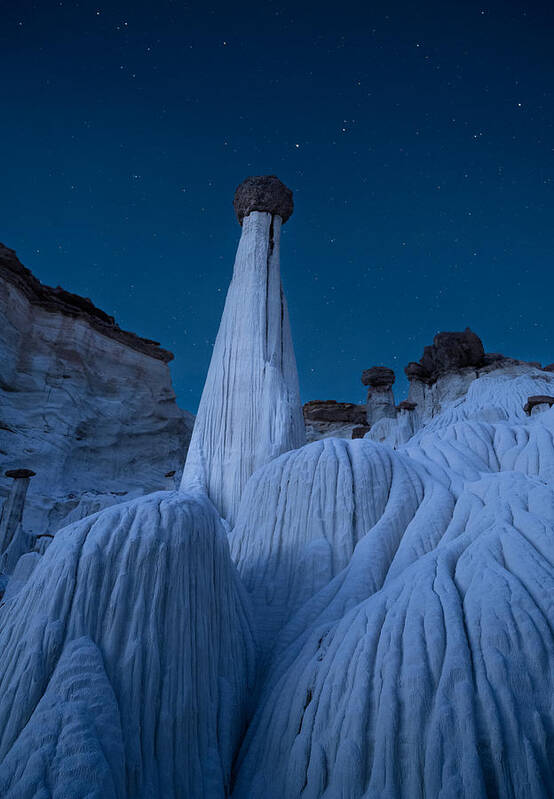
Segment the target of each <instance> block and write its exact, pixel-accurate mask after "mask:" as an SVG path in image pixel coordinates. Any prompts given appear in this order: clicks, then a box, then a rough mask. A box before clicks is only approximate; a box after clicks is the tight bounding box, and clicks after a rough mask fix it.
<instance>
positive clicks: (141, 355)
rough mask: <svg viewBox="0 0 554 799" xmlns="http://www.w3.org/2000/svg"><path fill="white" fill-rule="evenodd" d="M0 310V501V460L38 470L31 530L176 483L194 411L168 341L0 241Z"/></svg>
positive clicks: (2, 491) (30, 501) (1, 485)
mask: <svg viewBox="0 0 554 799" xmlns="http://www.w3.org/2000/svg"><path fill="white" fill-rule="evenodd" d="M0 319H1V324H0V353H1V357H0V463H1V465H2V469H1V472H0V500H1V501H3V500H4V499H5V498H6V497H7V495H8V492H9V489H10V484H11V480H10V479H9V478H7V477H5V475H4V472H5V471H6V470H9V469H14V468H16V469H19V468H28V469H32V470H33V471H34V472H36V476H35V477H34V478H33V480H32V482H31V485H30V487H29V492H28V496H27V500H26V504H25V511H24V516H23V526H24V528H25V529H26V530H27V531H28V532H31V533H33V534H40V533H45V532H53V531H55V530H57V529H58V528H59V527H61V526H62V525H63V524H66V523H67V522H69V521H73V520H75V519H79V518H81V517H82V516H85V515H87V514H88V513H92V512H95V511H97V510H100V509H101V508H103V507H106V506H107V505H111V504H114V503H116V502H120V501H121V500H123V499H129V498H131V497H134V496H139V495H142V494H144V493H148V492H150V491H154V490H157V489H170V488H173V487H174V482H175V479H176V477H177V478H178V476H179V472H180V470H181V469H182V465H183V462H184V457H185V454H186V448H187V445H188V441H189V439H190V434H191V429H192V423H193V417H192V416H191V414H189V413H187V412H185V411H182V410H181V409H180V408H179V407H178V406H177V404H176V402H175V394H174V392H173V389H172V385H171V376H170V372H169V368H168V365H167V364H168V361H169V360H171V358H172V357H173V356H172V354H171V353H170V352H168V351H167V350H164V349H162V348H161V347H160V346H159V345H158V344H157V342H155V341H150V340H148V339H144V338H140V337H139V336H137V335H135V334H134V333H128V332H126V331H124V330H121V328H120V327H119V326H118V325H117V324H116V322H115V320H114V319H113V317H111V316H108V314H106V313H104V312H103V311H101V310H100V309H98V308H96V307H95V306H94V305H93V303H92V302H91V301H90V300H88V299H84V298H82V297H79V296H77V295H75V294H71V293H69V292H67V291H64V290H63V289H61V288H50V287H49V286H45V285H43V284H42V283H41V282H40V281H39V280H37V278H36V277H34V275H33V274H32V273H31V272H30V271H29V270H28V269H26V268H25V267H24V266H23V265H22V264H21V263H20V261H19V260H18V258H17V256H16V254H15V252H14V251H13V250H10V249H8V248H7V247H5V246H3V245H0ZM171 472H174V474H175V475H176V477H173V476H167V475H168V474H169V473H171Z"/></svg>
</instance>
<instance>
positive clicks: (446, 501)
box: [232, 366, 554, 799]
mask: <svg viewBox="0 0 554 799" xmlns="http://www.w3.org/2000/svg"><path fill="white" fill-rule="evenodd" d="M552 388H553V382H552V378H551V375H550V374H549V373H545V372H542V371H540V370H535V369H533V368H532V367H522V366H520V367H518V369H517V370H515V371H513V370H511V371H510V370H508V371H506V370H497V371H494V372H493V373H491V374H488V375H487V374H485V375H483V376H482V377H479V378H478V379H474V380H473V381H472V382H471V385H470V387H469V391H468V393H467V396H465V397H461V398H457V399H456V400H455V401H454V402H453V403H448V402H445V403H444V406H443V410H442V412H441V413H439V414H437V415H436V416H435V417H434V418H433V419H432V420H431V421H429V423H428V424H427V425H426V426H424V427H423V429H422V430H421V431H420V432H419V433H418V434H417V435H415V436H413V437H412V438H411V439H410V440H409V441H408V443H407V444H406V445H405V446H403V447H399V449H398V450H397V451H394V450H392V449H390V448H389V447H388V446H386V445H383V444H376V443H374V442H371V441H368V440H367V439H365V440H361V441H353V442H338V441H333V440H329V441H325V442H318V443H316V444H310V445H308V446H307V447H305V448H303V449H302V450H300V451H298V452H295V453H290V454H288V455H285V456H282V457H281V458H280V459H278V460H277V461H274V462H273V463H271V464H269V465H268V466H267V467H266V468H265V469H264V470H262V472H258V473H257V474H255V475H254V476H253V477H252V479H251V481H250V483H249V485H248V486H247V489H246V491H245V494H244V500H243V504H242V506H241V509H240V513H239V522H238V524H237V527H236V529H235V531H234V533H233V536H232V549H233V552H234V555H235V558H236V559H237V563H238V567H239V571H240V573H241V574H242V575H243V578H244V580H245V582H246V585H247V588H248V589H249V591H250V592H251V594H252V597H253V599H254V606H255V609H256V620H257V626H258V630H259V635H260V638H261V640H263V638H264V635H265V640H266V646H267V653H268V654H266V657H265V659H264V660H263V661H262V662H263V664H264V666H263V670H262V671H261V672H260V674H259V678H258V679H259V682H258V692H257V697H256V710H255V713H254V715H253V718H252V720H251V722H250V725H249V729H248V733H247V735H246V738H245V741H244V743H243V745H242V747H241V751H240V754H239V757H238V759H237V763H236V779H235V784H234V792H233V797H234V799H246V797H248V799H262V797H263V799H278V798H279V799H280V798H281V797H283V796H287V797H291V799H292V798H293V797H295V798H296V797H302V799H319V798H320V797H321V799H335V797H348V798H349V799H381V798H382V797H388V798H390V799H400V798H402V799H430V798H431V797H432V798H433V799H434V798H437V799H438V798H439V797H440V798H441V799H450V798H451V797H463V799H474V797H479V798H482V799H485V797H487V798H488V797H493V796H495V797H496V796H502V797H511V798H512V799H519V797H522V796H525V797H532V798H533V799H547V798H548V797H550V796H552V795H554V771H553V763H554V699H553V697H554V636H553V629H554V443H553V442H554V409H548V407H547V406H543V409H542V411H541V412H538V413H535V414H534V415H532V416H531V417H529V416H527V414H526V413H525V411H524V410H523V405H524V403H525V401H526V399H527V397H528V396H529V395H531V394H547V395H548V394H550V393H551V389H552ZM549 389H550V390H549ZM341 477H342V479H341ZM395 484H396V485H395ZM262 506H263V511H262V509H261V508H262ZM264 525H265V526H264ZM266 586H267V588H266ZM267 619H269V623H268V622H267ZM272 620H273V621H272ZM266 625H269V626H267V627H266Z"/></svg>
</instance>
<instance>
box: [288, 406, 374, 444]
mask: <svg viewBox="0 0 554 799" xmlns="http://www.w3.org/2000/svg"><path fill="white" fill-rule="evenodd" d="M302 410H303V413H304V423H305V425H306V439H307V440H308V441H319V440H320V439H322V438H329V437H330V436H336V437H338V438H352V436H353V433H354V430H355V429H357V428H359V427H360V426H362V425H366V408H365V405H354V404H353V403H351V402H336V401H335V400H312V401H311V402H306V403H305V404H304V406H303V409H302Z"/></svg>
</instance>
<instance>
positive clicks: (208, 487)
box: [181, 176, 305, 525]
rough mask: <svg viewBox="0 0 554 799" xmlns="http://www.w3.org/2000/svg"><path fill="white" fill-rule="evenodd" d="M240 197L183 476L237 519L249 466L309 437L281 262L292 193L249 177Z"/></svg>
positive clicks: (185, 483)
mask: <svg viewBox="0 0 554 799" xmlns="http://www.w3.org/2000/svg"><path fill="white" fill-rule="evenodd" d="M234 204H235V210H236V212H237V216H238V219H239V222H240V223H241V224H242V235H241V239H240V242H239V246H238V251H237V256H236V259H235V266H234V271H233V278H232V281H231V284H230V286H229V291H228V292H227V298H226V301H225V308H224V310H223V316H222V318H221V324H220V327H219V332H218V334H217V338H216V342H215V346H214V351H213V354H212V359H211V362H210V367H209V370H208V375H207V378H206V383H205V385H204V391H203V393H202V398H201V400H200V406H199V409H198V415H197V417H196V422H195V425H194V431H193V434H192V440H191V443H190V447H189V451H188V455H187V460H186V463H185V469H184V472H183V479H182V483H181V488H182V489H183V490H194V489H202V490H205V491H206V492H207V493H208V495H209V497H210V499H211V500H212V502H213V503H214V505H215V506H216V508H217V509H218V511H219V513H220V514H221V515H222V516H223V518H225V519H226V520H227V521H228V523H229V524H230V525H233V524H234V521H235V518H236V513H237V508H238V504H239V501H240V498H241V495H242V492H243V489H244V486H245V485H246V481H247V480H248V478H249V477H250V475H251V474H252V473H253V472H254V471H255V470H256V469H258V468H259V467H260V466H263V465H264V464H265V463H267V462H268V461H270V460H272V459H273V458H276V457H277V456H278V455H281V454H282V453H283V452H287V451H288V450H291V449H295V448H297V447H300V446H302V445H303V444H304V443H305V431H304V422H303V417H302V406H301V403H300V394H299V389H298V373H297V370H296V360H295V357H294V349H293V344H292V337H291V332H290V324H289V317H288V311H287V304H286V300H285V296H284V293H283V289H282V286H281V277H280V261H279V247H280V235H281V225H282V224H283V222H285V221H286V220H287V219H288V217H289V216H290V214H291V213H292V192H290V190H289V189H287V188H286V187H285V186H284V185H283V184H282V183H281V181H279V180H278V179H277V178H276V177H274V176H265V177H255V178H248V179H247V180H246V181H244V183H242V184H241V185H240V186H239V187H238V189H237V192H236V194H235V203H234Z"/></svg>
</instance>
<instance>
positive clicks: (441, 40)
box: [0, 0, 554, 411]
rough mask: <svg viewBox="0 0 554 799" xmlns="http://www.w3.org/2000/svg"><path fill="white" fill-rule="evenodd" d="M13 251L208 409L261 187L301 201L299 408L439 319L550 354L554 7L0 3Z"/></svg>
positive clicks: (2, 227) (532, 354) (4, 212)
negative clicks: (238, 211) (249, 182)
mask: <svg viewBox="0 0 554 799" xmlns="http://www.w3.org/2000/svg"><path fill="white" fill-rule="evenodd" d="M0 9H1V12H2V13H1V26H0V46H1V52H2V69H1V70H0V89H1V95H0V96H1V99H2V124H1V132H0V143H1V148H0V174H1V180H2V195H1V200H0V208H1V214H0V240H1V241H3V242H4V243H5V244H6V245H8V246H10V247H14V248H15V249H16V250H17V251H18V253H19V255H20V258H21V259H22V261H23V262H24V263H25V264H26V265H27V266H28V267H30V268H31V269H32V270H33V271H34V273H35V274H36V275H37V276H38V277H39V278H40V279H41V280H42V281H43V282H46V283H49V284H52V285H58V284H60V285H62V286H64V287H65V288H67V289H68V290H70V291H73V292H77V293H79V294H83V295H85V296H88V297H90V298H91V299H92V300H93V301H94V302H95V303H96V304H97V305H99V306H100V307H101V308H103V309H104V310H105V311H107V312H109V313H113V314H114V315H115V316H116V318H117V320H118V322H119V323H120V325H121V326H122V327H124V328H126V329H130V330H133V331H135V332H137V333H139V334H141V335H144V336H147V337H150V338H155V339H157V340H159V341H160V342H161V343H162V344H163V346H165V347H168V348H169V349H171V350H173V352H174V353H175V361H174V362H173V364H172V371H173V377H174V383H175V388H176V391H177V394H178V398H179V401H180V404H181V405H182V406H183V407H186V408H188V409H190V410H192V411H195V410H196V405H197V402H198V399H199V396H200V392H201V389H202V383H203V379H204V375H205V373H206V370H207V367H208V363H209V358H210V353H211V346H212V342H213V340H214V338H215V335H216V332H217V326H218V322H219V316H220V313H221V310H222V307H223V302H224V297H225V291H226V288H227V284H228V282H229V279H230V276H231V271H232V265H233V259H234V254H235V248H236V245H237V242H238V238H239V233H240V228H239V226H238V224H237V222H236V220H235V217H234V214H233V209H232V199H233V192H234V189H235V186H236V185H237V184H238V183H239V182H240V181H241V180H242V179H243V178H244V177H246V176H247V175H251V174H269V173H274V174H277V175H278V176H279V177H280V178H281V179H282V180H283V181H284V182H285V183H287V184H288V185H289V186H290V187H291V188H292V189H293V190H294V196H295V204H296V209H295V213H294V215H293V217H292V218H291V220H290V221H289V222H288V223H287V225H286V226H285V228H284V236H283V246H282V256H281V263H282V273H283V282H284V285H285V290H286V293H287V297H288V301H289V306H290V310H291V319H292V326H293V335H294V339H295V346H296V355H297V360H298V366H299V372H300V382H301V391H302V397H303V399H304V400H308V399H316V398H317V399H325V398H335V399H340V400H350V401H363V399H364V389H363V387H362V386H361V383H360V380H359V376H360V373H361V371H362V369H364V368H367V367H369V366H372V365H374V364H384V365H388V366H392V367H393V368H395V369H396V371H397V381H398V382H399V383H400V384H401V385H400V386H399V391H398V393H397V399H398V400H400V399H402V393H403V389H404V386H405V382H404V380H403V379H402V378H401V376H402V375H403V371H402V370H403V367H404V365H405V364H406V363H407V362H408V361H409V360H414V359H417V358H419V356H420V355H421V351H422V348H423V346H424V344H427V343H431V340H432V337H433V335H434V334H435V333H436V332H437V331H438V330H457V329H462V328H464V327H465V326H466V325H470V326H471V327H472V328H473V329H474V330H475V331H476V332H478V333H479V334H480V335H481V337H482V338H483V340H484V343H485V347H486V349H488V350H489V351H500V352H503V353H505V354H509V355H512V356H515V357H521V358H526V359H532V360H541V361H542V362H543V363H549V362H552V361H554V335H553V324H554V302H553V294H554V269H553V249H554V247H553V245H554V224H553V210H554V208H553V206H554V203H553V196H552V192H553V164H554V149H553V148H554V136H553V132H554V130H553V119H554V111H553V108H554V105H553V90H554V47H553V46H552V42H553V40H554V10H553V9H554V4H552V3H551V2H548V3H546V2H543V3H533V2H531V3H528V4H522V3H519V2H509V0H508V1H507V2H506V1H504V2H495V3H487V2H483V3H482V4H480V3H474V2H471V0H463V1H460V2H440V3H439V2H436V3H435V2H428V3H413V2H390V3H372V2H357V3H352V2H336V1H335V2H332V3H327V2H300V0H298V2H297V3H295V4H292V3H287V2H284V3H283V2H271V1H269V2H268V1H267V0H263V1H262V0H260V2H258V3H257V4H254V3H250V2H241V3H228V2H226V3H223V2H221V3H210V2H206V3H200V2H199V3H182V2H170V0H158V2H155V3H154V2H149V3H145V2H110V3H103V2H101V0H98V3H96V4H95V3H90V2H88V1H87V0H82V2H79V3H76V2H69V1H68V0H63V2H58V0H56V2H50V1H49V0H44V2H34V3H31V2H26V1H25V0H17V2H13V0H11V1H10V2H5V0H0Z"/></svg>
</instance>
